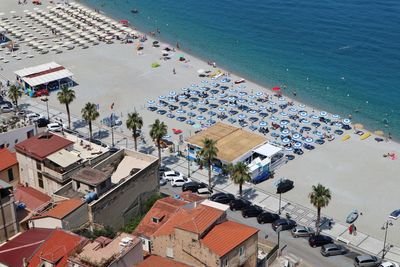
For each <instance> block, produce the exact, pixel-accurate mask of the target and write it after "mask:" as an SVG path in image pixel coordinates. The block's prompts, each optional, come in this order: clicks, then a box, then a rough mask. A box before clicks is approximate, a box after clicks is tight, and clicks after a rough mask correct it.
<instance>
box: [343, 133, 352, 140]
mask: <svg viewBox="0 0 400 267" xmlns="http://www.w3.org/2000/svg"><path fill="white" fill-rule="evenodd" d="M348 139H350V135H348V134H346V135H345V136H343V137H342V141H346V140H348Z"/></svg>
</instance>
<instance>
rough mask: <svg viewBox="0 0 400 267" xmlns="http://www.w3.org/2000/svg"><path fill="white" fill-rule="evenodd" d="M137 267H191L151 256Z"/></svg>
mask: <svg viewBox="0 0 400 267" xmlns="http://www.w3.org/2000/svg"><path fill="white" fill-rule="evenodd" d="M134 266H135V267H156V266H159V267H189V265H186V264H183V263H180V262H177V261H174V260H171V259H167V258H163V257H160V256H157V255H150V256H148V257H147V258H145V259H144V260H143V261H142V262H141V263H139V264H136V265H134Z"/></svg>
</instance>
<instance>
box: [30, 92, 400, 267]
mask: <svg viewBox="0 0 400 267" xmlns="http://www.w3.org/2000/svg"><path fill="white" fill-rule="evenodd" d="M24 100H25V99H24ZM24 103H27V104H29V110H31V111H32V112H37V113H40V114H46V112H47V111H46V105H45V104H44V103H40V102H37V101H35V100H33V99H26V100H25V101H24ZM49 113H50V118H54V117H58V118H61V119H62V120H63V121H65V123H67V121H68V119H67V115H66V114H65V113H64V111H60V110H57V109H54V108H53V107H50V106H49ZM71 124H72V125H74V128H76V130H77V131H78V132H79V133H80V134H82V135H84V136H85V137H88V135H89V130H88V127H87V126H86V123H84V122H83V121H82V119H81V118H80V117H77V116H74V115H72V114H71ZM93 135H94V137H95V138H99V139H101V140H102V141H103V142H104V143H106V144H108V145H111V142H112V141H111V133H110V128H108V127H106V126H104V125H100V124H98V123H93ZM114 143H115V145H116V146H117V147H121V148H125V147H127V148H130V149H133V146H134V145H133V144H134V143H133V139H132V138H131V133H130V132H129V131H128V130H126V129H125V130H124V128H121V127H118V128H117V129H116V130H114ZM138 145H139V150H140V151H142V152H144V153H149V154H153V155H155V156H157V148H156V147H154V145H153V144H152V143H149V144H147V145H143V144H138ZM163 157H164V159H163V163H164V164H166V165H167V166H168V167H170V168H172V169H174V170H177V171H180V172H181V173H183V174H184V175H186V176H189V175H188V162H187V160H186V159H184V158H181V157H176V156H174V155H171V154H169V153H166V152H163ZM190 170H191V173H190V178H191V179H192V180H196V181H201V182H205V183H208V174H207V170H206V169H203V170H200V169H199V168H198V166H197V165H196V164H195V163H193V162H191V167H190ZM214 190H217V191H222V192H227V193H231V194H234V195H238V186H237V185H235V184H233V183H232V182H231V181H230V180H229V179H228V178H227V177H223V176H218V175H217V176H214ZM243 197H244V198H246V199H248V200H250V201H251V202H252V203H254V204H256V205H259V206H260V207H262V208H263V209H265V210H268V211H271V212H274V213H277V212H278V209H279V196H278V195H276V194H271V193H269V192H266V191H265V190H262V189H261V188H259V187H258V186H257V185H254V184H251V183H246V184H244V185H243ZM281 207H282V216H284V215H285V214H286V213H289V214H290V217H291V218H292V219H293V220H295V221H296V222H297V223H298V224H300V225H304V226H308V227H315V221H316V218H317V215H316V210H311V209H309V208H306V207H304V206H302V205H300V204H296V203H292V202H290V201H289V200H286V199H284V198H282V201H281ZM326 218H329V217H326ZM329 219H330V218H329ZM323 228H325V229H324V230H323V231H322V233H324V234H326V235H329V236H331V237H332V238H334V239H335V240H338V241H339V242H344V243H346V244H348V245H349V246H350V247H351V248H353V249H355V250H358V251H360V252H362V253H367V254H371V255H378V254H381V252H382V248H383V241H381V240H379V239H376V238H374V237H371V236H369V235H368V234H366V233H363V232H360V231H357V235H350V234H349V233H348V226H347V224H344V223H342V222H340V221H337V220H333V223H332V227H331V229H326V228H327V227H323ZM379 256H380V255H379ZM385 258H386V259H388V260H392V261H396V262H400V247H392V248H390V251H389V252H388V253H387V254H386V256H385Z"/></svg>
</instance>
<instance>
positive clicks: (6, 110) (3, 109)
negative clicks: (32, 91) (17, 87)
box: [0, 104, 13, 113]
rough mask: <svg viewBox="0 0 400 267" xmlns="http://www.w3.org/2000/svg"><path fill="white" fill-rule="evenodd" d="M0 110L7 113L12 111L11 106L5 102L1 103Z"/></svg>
mask: <svg viewBox="0 0 400 267" xmlns="http://www.w3.org/2000/svg"><path fill="white" fill-rule="evenodd" d="M0 110H1V112H3V113H9V112H12V111H13V108H12V107H9V106H8V105H6V104H3V105H1V106H0Z"/></svg>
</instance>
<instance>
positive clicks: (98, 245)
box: [68, 233, 143, 267]
mask: <svg viewBox="0 0 400 267" xmlns="http://www.w3.org/2000/svg"><path fill="white" fill-rule="evenodd" d="M142 260H143V251H142V246H141V242H140V239H139V238H137V237H135V236H133V235H130V234H127V233H121V234H120V235H119V236H117V237H115V238H114V239H112V240H111V239H109V238H106V237H102V236H101V237H98V238H96V239H95V240H94V241H92V242H89V243H87V244H86V245H85V246H83V247H82V248H81V249H80V250H79V251H78V252H76V253H75V254H74V255H71V256H70V257H69V259H68V266H71V267H132V266H133V265H134V264H137V263H139V262H141V261H142Z"/></svg>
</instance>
